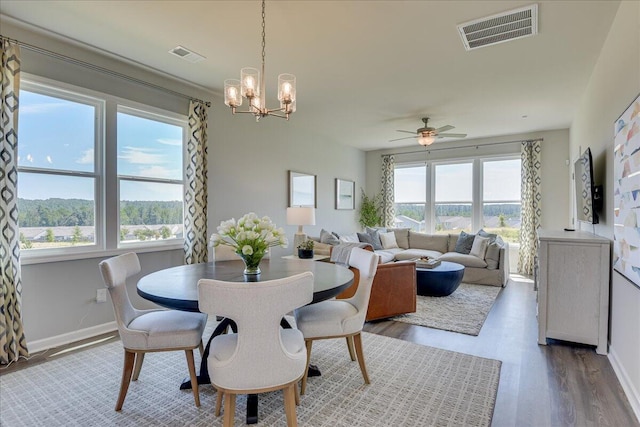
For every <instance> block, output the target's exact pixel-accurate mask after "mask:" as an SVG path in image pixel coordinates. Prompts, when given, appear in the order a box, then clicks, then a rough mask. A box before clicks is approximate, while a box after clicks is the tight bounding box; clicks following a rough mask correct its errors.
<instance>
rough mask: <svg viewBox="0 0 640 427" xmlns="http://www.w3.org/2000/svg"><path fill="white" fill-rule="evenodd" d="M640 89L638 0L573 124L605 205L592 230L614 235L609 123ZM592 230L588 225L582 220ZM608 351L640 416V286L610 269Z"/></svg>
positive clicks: (606, 49) (627, 6) (621, 13)
mask: <svg viewBox="0 0 640 427" xmlns="http://www.w3.org/2000/svg"><path fill="white" fill-rule="evenodd" d="M639 93H640V2H637V1H623V2H621V4H620V8H619V9H618V13H617V15H616V17H615V20H614V22H613V25H612V27H611V30H610V32H609V35H608V37H607V40H606V42H605V44H604V46H603V47H602V51H601V53H600V57H599V58H598V62H597V64H596V67H595V68H594V70H593V73H592V75H591V79H590V81H589V85H588V87H587V90H586V91H585V93H584V95H583V97H582V100H581V104H580V108H579V109H578V111H577V114H576V116H575V119H574V121H573V124H572V126H571V142H570V144H571V155H572V157H574V158H575V157H576V156H577V155H578V154H579V152H580V149H581V150H585V149H586V148H587V147H589V148H591V151H592V155H593V159H594V175H595V180H596V183H598V184H603V185H604V198H605V207H604V210H603V214H602V215H601V217H600V221H601V222H600V224H598V225H596V226H595V232H596V234H599V235H601V236H604V237H607V238H609V239H613V208H614V205H613V125H614V122H615V120H616V119H617V118H618V117H619V116H620V114H622V112H623V111H624V110H625V109H626V108H627V106H628V105H629V103H630V102H631V101H633V100H634V99H635V97H636V96H637V95H638V94H639ZM582 227H583V228H584V229H586V230H588V231H593V228H592V226H590V225H588V224H587V225H583V226H582ZM610 320H611V324H610V335H609V340H610V354H609V358H610V360H611V362H612V365H613V367H614V369H615V370H616V373H617V374H618V378H620V382H621V383H622V385H623V387H624V388H625V391H626V394H627V396H628V397H629V400H630V401H631V404H632V406H633V407H634V410H635V412H636V415H637V416H638V418H639V419H640V288H638V287H636V286H634V285H633V284H631V283H630V282H629V281H627V280H626V279H625V278H624V277H622V276H621V275H620V274H619V273H617V272H616V271H613V270H612V273H611V313H610Z"/></svg>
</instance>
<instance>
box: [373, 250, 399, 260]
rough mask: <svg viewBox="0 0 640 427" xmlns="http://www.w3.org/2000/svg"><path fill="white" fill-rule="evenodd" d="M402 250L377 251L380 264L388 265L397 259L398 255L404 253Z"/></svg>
mask: <svg viewBox="0 0 640 427" xmlns="http://www.w3.org/2000/svg"><path fill="white" fill-rule="evenodd" d="M402 251H403V250H402V249H399V248H396V249H382V250H379V251H375V253H376V255H378V256H380V264H386V263H388V262H391V261H393V260H394V259H395V258H396V254H397V253H399V252H402Z"/></svg>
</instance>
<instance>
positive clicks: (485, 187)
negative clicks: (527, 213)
mask: <svg viewBox="0 0 640 427" xmlns="http://www.w3.org/2000/svg"><path fill="white" fill-rule="evenodd" d="M482 172H483V176H482V202H483V204H482V227H483V228H484V229H485V231H487V232H489V233H497V234H499V235H500V236H502V238H503V239H504V240H506V241H508V242H510V243H517V242H518V238H519V237H518V236H519V233H520V222H521V219H520V209H521V206H522V203H521V201H520V182H521V181H520V159H508V160H485V161H484V162H483V164H482Z"/></svg>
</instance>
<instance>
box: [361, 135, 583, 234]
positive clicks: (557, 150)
mask: <svg viewBox="0 0 640 427" xmlns="http://www.w3.org/2000/svg"><path fill="white" fill-rule="evenodd" d="M538 138H543V141H542V153H541V162H542V169H541V172H540V173H541V176H542V184H541V192H542V202H541V206H542V219H541V221H542V227H543V228H552V229H553V228H555V229H558V228H564V227H567V225H568V224H570V219H571V216H570V211H571V202H570V192H569V189H570V187H569V186H568V185H563V184H562V183H565V182H566V179H567V176H568V173H569V169H570V167H569V166H568V165H567V161H568V160H569V131H568V129H562V130H554V131H544V132H534V133H527V134H517V135H506V136H500V137H494V138H485V139H469V140H461V141H455V142H450V143H446V142H445V143H438V144H435V145H432V147H433V148H434V149H433V150H432V151H430V152H427V150H424V149H423V148H422V147H420V146H419V145H418V144H415V145H413V146H409V147H402V148H397V149H394V150H377V151H369V152H367V189H368V190H369V193H370V195H373V194H374V193H375V192H377V191H380V189H381V168H382V159H381V155H383V154H390V153H398V154H396V156H395V159H396V163H401V162H410V161H424V160H425V159H427V158H428V159H429V160H441V159H456V158H468V157H477V156H495V155H503V154H519V153H520V144H519V143H518V142H515V143H509V141H522V140H527V139H538ZM495 143H501V144H498V145H487V144H495ZM445 147H448V149H446V150H440V148H445ZM451 147H459V148H456V149H449V148H451ZM465 147H466V148H465Z"/></svg>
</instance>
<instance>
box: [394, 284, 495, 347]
mask: <svg viewBox="0 0 640 427" xmlns="http://www.w3.org/2000/svg"><path fill="white" fill-rule="evenodd" d="M500 289H502V288H501V287H498V286H483V285H470V284H468V283H461V284H460V286H459V287H458V289H456V291H455V292H454V293H452V294H451V295H449V296H446V297H425V296H422V295H418V300H417V304H416V312H415V313H409V314H403V315H401V316H396V317H393V318H391V320H397V321H398V322H405V323H411V324H413V325H419V326H427V327H429V328H435V329H443V330H445V331H452V332H459V333H462V334H467V335H478V334H479V333H480V329H481V328H482V325H483V324H484V321H485V319H486V318H487V315H488V314H489V311H490V310H491V307H492V306H493V303H494V302H495V300H496V297H497V296H498V294H499V293H500Z"/></svg>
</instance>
